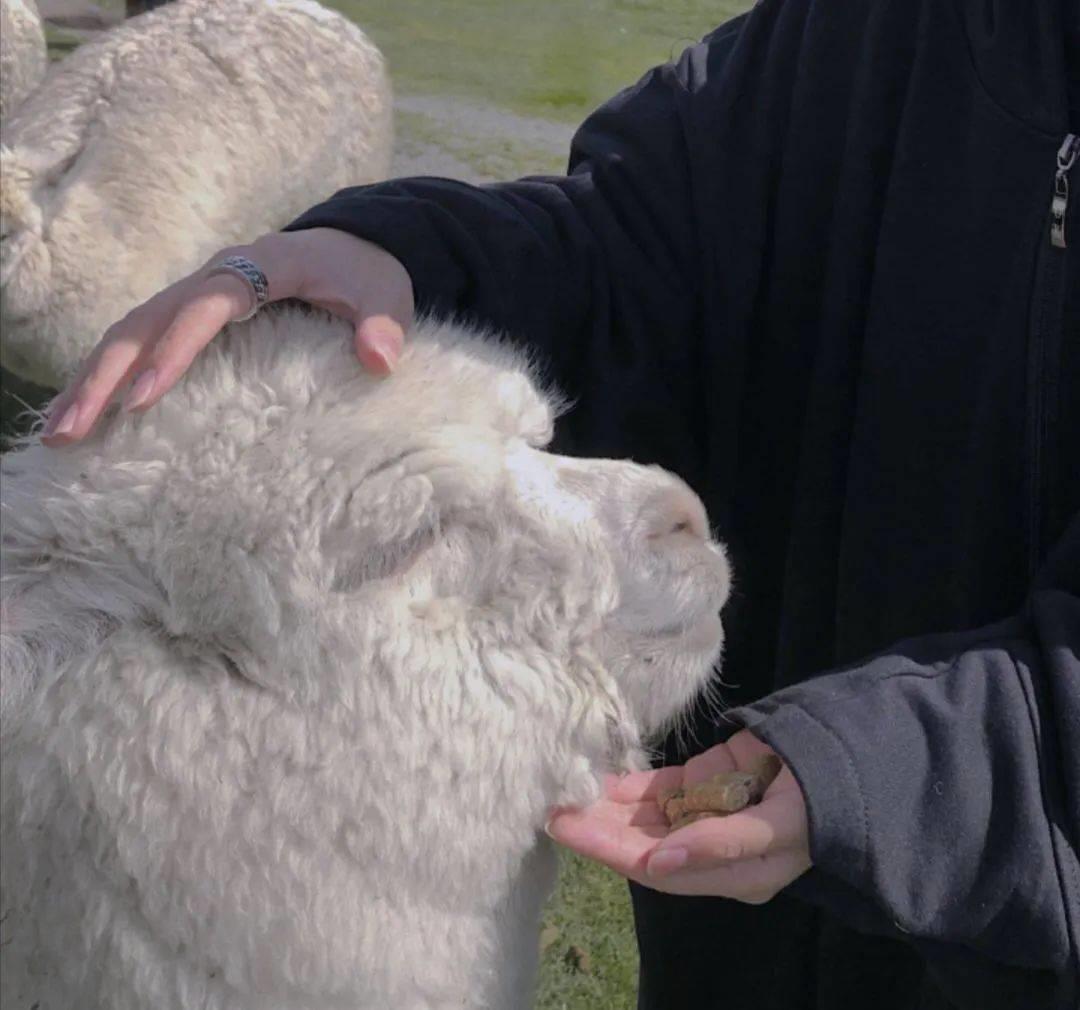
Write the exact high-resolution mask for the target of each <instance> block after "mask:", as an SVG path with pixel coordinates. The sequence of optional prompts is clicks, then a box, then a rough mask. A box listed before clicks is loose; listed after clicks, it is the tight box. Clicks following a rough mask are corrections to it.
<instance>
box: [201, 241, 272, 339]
mask: <svg viewBox="0 0 1080 1010" xmlns="http://www.w3.org/2000/svg"><path fill="white" fill-rule="evenodd" d="M217 274H234V275H236V276H237V277H242V278H243V279H244V280H245V281H247V283H248V287H249V288H251V308H250V309H248V310H247V312H245V313H244V314H243V315H242V316H237V317H236V318H235V319H233V320H232V321H233V322H234V323H242V322H244V321H245V320H247V319H250V318H251V317H252V316H253V315H255V313H256V312H258V311H259V309H261V308H262V307H263V306H264V305H265V304H266V303H267V302H268V301H270V282H269V281H268V280H267V279H266V274H264V273H263V272H262V271H261V270H260V269H259V268H258V267H257V266H256V265H255V264H254V263H252V262H251V260H249V259H248V258H247V257H246V256H226V257H225V259H223V260H222V261H221V262H220V263H217V264H215V265H214V266H212V267H211V268H210V270H209V272H208V273H207V275H206V276H207V279H209V278H211V277H214V276H216V275H217Z"/></svg>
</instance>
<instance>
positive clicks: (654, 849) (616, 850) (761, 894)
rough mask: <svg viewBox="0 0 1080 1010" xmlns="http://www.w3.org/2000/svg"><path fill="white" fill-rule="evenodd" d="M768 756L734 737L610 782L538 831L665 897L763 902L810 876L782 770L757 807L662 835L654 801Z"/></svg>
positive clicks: (799, 819)
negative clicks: (676, 762) (672, 763)
mask: <svg viewBox="0 0 1080 1010" xmlns="http://www.w3.org/2000/svg"><path fill="white" fill-rule="evenodd" d="M766 753H771V748H769V747H768V746H766V745H765V744H764V743H762V742H761V741H760V740H758V739H757V738H756V737H754V736H753V735H752V734H751V733H749V732H748V731H746V730H743V731H742V732H740V733H737V734H736V735H735V736H733V737H732V738H731V740H729V741H728V742H727V743H726V744H719V745H718V746H716V747H713V748H711V749H710V750H707V751H706V752H705V753H704V754H701V755H699V756H697V757H695V758H692V759H691V760H690V761H688V762H687V763H686V764H685V765H681V766H677V767H671V768H661V769H659V770H657V771H648V772H635V773H633V774H630V775H626V776H623V777H621V778H619V777H616V776H610V777H609V778H608V779H607V780H606V781H605V783H604V796H603V798H602V799H600V800H599V801H597V802H596V803H594V804H593V805H592V806H590V807H587V808H585V809H583V810H574V809H564V810H560V811H557V812H556V813H555V815H554V816H553V817H552V819H551V821H550V822H549V824H548V833H549V834H550V835H551V836H552V838H554V839H555V840H556V841H557V842H559V843H561V844H562V845H565V846H567V847H568V848H570V849H573V850H574V851H575V852H578V853H580V854H581V855H583V856H587V857H589V858H591V859H595V860H597V861H598V862H601V863H604V864H605V865H606V866H609V867H611V869H613V870H615V871H616V872H617V873H620V874H622V875H623V876H624V877H628V878H630V879H631V880H636V881H637V882H638V883H640V884H644V885H645V886H647V887H651V888H654V889H656V890H659V891H667V892H668V893H670V894H694V895H716V896H721V897H728V898H735V899H737V900H739V901H745V902H749V903H752V904H760V903H762V902H765V901H768V900H769V899H770V898H771V897H773V896H774V895H775V894H776V893H777V892H778V891H779V890H781V888H783V887H786V886H787V885H788V884H790V883H791V882H792V881H793V880H794V879H795V878H796V877H798V876H800V875H801V874H802V873H804V872H805V871H806V870H807V869H809V868H810V851H809V841H808V830H807V818H806V804H805V801H804V799H803V795H802V790H801V789H800V787H799V784H798V782H797V781H796V780H795V776H794V775H792V773H791V771H790V769H788V768H787V767H786V766H785V767H784V768H783V769H782V770H781V772H780V775H779V776H778V777H777V779H776V781H775V782H773V783H772V785H771V786H769V789H768V791H767V792H766V793H765V797H764V799H763V800H762V801H761V803H760V804H758V805H757V806H753V807H748V808H746V809H745V810H741V811H739V812H738V813H735V814H729V815H727V816H725V817H712V818H708V819H706V820H702V821H697V822H696V823H694V824H690V825H688V826H687V827H684V828H680V829H679V830H678V831H671V830H670V828H669V827H668V823H667V819H666V818H665V817H664V813H663V811H662V810H661V809H660V806H659V804H658V803H657V801H656V797H657V795H658V794H659V792H660V791H661V790H663V789H676V788H679V787H680V786H690V785H694V784H695V783H697V782H701V781H704V780H705V779H708V778H710V777H712V776H713V775H716V774H719V773H721V772H729V771H734V770H737V769H745V768H747V767H748V766H749V765H750V763H751V761H752V760H753V759H754V758H755V757H758V756H760V755H761V754H766Z"/></svg>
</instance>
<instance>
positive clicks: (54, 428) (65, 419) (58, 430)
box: [42, 403, 79, 437]
mask: <svg viewBox="0 0 1080 1010" xmlns="http://www.w3.org/2000/svg"><path fill="white" fill-rule="evenodd" d="M78 419H79V405H78V404H77V403H73V404H72V405H71V406H70V407H68V409H67V410H65V411H64V413H63V414H61V415H60V420H59V421H57V420H56V419H55V418H51V419H50V420H49V423H48V424H46V425H45V430H44V431H43V432H42V434H43V435H45V436H46V437H48V436H50V435H67V434H70V432H71V431H72V430H73V429H74V427H75V422H76V421H77V420H78Z"/></svg>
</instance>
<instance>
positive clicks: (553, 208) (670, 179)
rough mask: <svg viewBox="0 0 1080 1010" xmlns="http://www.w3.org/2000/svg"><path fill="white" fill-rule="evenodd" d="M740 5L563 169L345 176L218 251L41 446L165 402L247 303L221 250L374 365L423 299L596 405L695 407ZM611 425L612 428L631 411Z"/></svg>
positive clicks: (125, 330)
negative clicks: (336, 326) (116, 405)
mask: <svg viewBox="0 0 1080 1010" xmlns="http://www.w3.org/2000/svg"><path fill="white" fill-rule="evenodd" d="M744 20H745V19H744V18H738V19H736V20H735V21H733V22H730V23H729V24H728V25H727V26H725V27H724V28H722V29H720V30H719V31H718V32H716V33H714V34H713V36H711V37H710V39H709V40H707V41H706V42H703V43H701V44H700V45H697V46H693V47H691V48H690V49H689V50H687V52H686V53H685V54H684V55H683V57H682V58H681V59H680V60H679V61H678V62H677V63H674V64H670V65H667V66H663V67H660V68H657V69H655V70H653V71H651V72H650V73H648V74H647V75H646V76H645V77H644V78H643V79H642V80H641V81H640V82H639V83H638V84H637V85H635V86H634V87H632V88H629V89H627V90H626V91H625V92H623V93H622V94H620V95H618V96H617V97H616V98H614V99H613V100H612V101H610V102H609V103H607V104H606V105H605V106H603V107H602V108H601V109H599V110H598V111H597V112H595V113H594V114H593V115H592V116H591V117H590V118H589V119H588V120H587V121H586V123H585V124H584V125H583V126H582V127H581V129H580V130H579V131H578V133H577V135H576V137H575V140H574V144H573V149H572V153H571V159H570V171H569V174H568V175H566V176H557V177H554V176H553V177H550V178H538V177H537V178H528V179H522V180H520V181H518V182H513V183H505V184H500V185H495V186H486V187H477V186H471V185H468V184H466V183H461V182H453V181H450V180H446V179H426V178H419V179H400V180H393V181H390V182H385V183H380V184H376V185H373V186H368V187H361V188H355V189H347V190H344V191H342V192H340V193H338V194H337V195H336V196H334V197H332V198H331V199H330V200H328V201H327V202H325V203H323V204H320V205H319V206H317V207H314V208H312V209H311V210H310V211H308V212H307V213H306V214H304V215H303V216H302V217H301V218H299V219H298V220H297V221H294V222H293V223H292V224H291V225H289V226H288V228H287V229H286V230H285V231H283V232H277V233H273V234H270V235H264V236H262V237H261V238H259V239H257V240H256V241H254V242H253V243H252V244H251V245H248V246H240V247H235V248H232V249H227V250H223V251H222V252H220V253H218V254H217V255H215V256H214V257H211V260H210V261H209V263H208V264H207V266H206V267H204V268H203V269H201V270H199V271H196V272H195V273H194V274H192V275H191V276H189V277H186V278H184V279H182V280H181V281H178V282H177V283H176V284H173V285H171V286H170V287H168V288H166V289H165V290H164V291H161V292H159V293H158V294H157V295H155V296H154V297H153V298H151V299H150V300H148V301H147V302H146V303H144V304H143V305H140V306H138V307H137V308H135V309H134V310H132V312H130V313H129V314H128V315H127V316H126V317H125V318H124V319H122V320H119V321H118V322H117V323H116V324H114V325H113V326H112V327H110V328H109V331H108V332H107V333H106V334H105V336H104V337H103V338H102V340H101V341H100V342H99V343H98V345H97V347H96V348H95V349H94V350H93V352H92V353H91V354H90V356H89V357H88V358H87V360H86V362H85V363H84V364H83V366H82V368H81V369H80V371H79V374H78V375H77V376H76V378H75V379H74V380H73V381H72V382H71V383H70V384H69V386H68V387H67V389H65V390H64V392H63V393H61V395H60V396H58V397H57V398H56V400H54V401H53V403H52V405H51V406H50V413H49V421H48V424H47V425H46V428H45V430H44V432H43V436H44V438H45V440H46V442H47V443H48V444H50V445H64V444H68V443H70V442H74V441H78V440H79V439H81V438H84V437H85V436H86V435H87V434H88V433H89V432H90V430H91V429H92V428H93V426H94V424H95V423H96V421H97V419H98V417H100V415H101V413H102V411H103V410H104V409H105V406H106V405H107V404H108V403H109V402H110V401H111V400H112V399H113V397H114V396H115V395H116V393H117V392H118V390H119V389H120V388H121V387H122V386H124V385H126V384H128V383H130V384H131V388H130V390H129V392H128V394H127V397H126V399H125V401H124V403H125V408H126V409H133V410H146V409H148V408H149V407H151V406H153V405H154V404H155V403H156V402H157V401H158V400H159V399H160V398H161V397H162V396H164V395H165V393H166V392H168V390H169V389H170V388H171V387H172V386H173V385H174V384H175V383H176V382H177V381H178V380H179V378H180V376H181V375H183V373H184V371H185V370H186V369H187V368H188V366H189V365H190V364H191V362H192V360H194V358H195V357H196V356H197V355H198V354H199V352H200V351H201V350H202V348H203V347H205V346H206V344H208V343H209V342H210V341H211V340H212V339H213V338H214V336H215V335H216V334H217V333H218V332H219V331H220V330H221V328H222V327H223V326H224V325H225V324H226V323H227V322H228V321H229V320H230V319H234V318H236V317H237V316H238V315H240V314H242V313H243V312H244V311H246V310H247V308H248V307H249V305H250V304H251V291H250V287H249V286H247V285H245V283H244V282H242V281H241V280H238V279H237V278H236V277H235V276H230V275H227V274H220V273H214V272H213V271H212V270H211V269H210V268H211V267H213V266H214V265H216V264H217V263H219V262H220V261H221V260H222V258H223V257H225V256H226V255H227V254H230V255H240V256H243V257H245V258H247V259H249V260H251V261H252V262H253V263H254V264H255V265H256V266H257V267H258V268H260V269H261V270H262V272H263V274H264V275H265V277H266V280H267V284H268V288H269V298H270V300H271V301H276V300H278V299H283V298H298V299H300V300H302V301H306V302H309V303H310V304H313V305H316V306H319V307H320V308H324V309H327V310H328V311H330V312H333V313H335V314H337V315H340V316H342V317H343V318H345V319H347V320H348V321H349V322H350V323H352V324H353V326H354V328H355V344H356V350H357V354H358V356H359V357H360V359H361V361H362V362H363V363H364V364H365V365H366V366H367V367H368V368H371V369H372V370H374V371H376V372H385V371H388V370H390V369H391V368H392V367H393V364H394V361H395V360H396V358H397V356H398V354H399V353H400V349H401V345H402V341H403V339H404V334H405V332H406V331H407V330H408V328H409V326H410V325H411V323H412V320H413V317H414V301H415V309H416V310H417V311H419V312H421V313H425V312H426V313H435V314H439V315H454V316H459V317H466V318H472V319H474V320H476V321H477V322H479V323H481V324H484V325H486V326H487V327H489V328H491V329H495V330H502V331H504V332H505V333H507V334H509V335H511V336H513V337H517V338H521V339H523V340H525V341H526V342H528V344H529V345H530V346H531V347H532V348H533V349H534V350H535V351H536V352H537V358H538V361H539V363H541V364H542V365H544V366H545V367H546V368H550V370H551V372H552V376H553V377H554V378H555V379H556V380H557V382H558V384H559V385H560V387H561V391H562V392H563V393H565V394H568V395H569V396H570V397H571V398H574V399H578V400H579V401H581V402H582V406H583V407H585V406H586V404H585V403H584V401H586V400H587V399H588V398H589V397H595V398H597V399H604V398H606V399H607V400H608V401H609V402H610V403H614V404H617V405H618V404H623V405H630V404H632V403H633V402H636V401H637V400H640V399H641V397H642V396H643V395H647V394H649V393H656V392H657V391H658V390H660V389H661V388H666V387H667V400H668V402H669V403H671V404H682V403H685V402H686V400H687V397H686V395H685V394H684V390H683V387H684V385H685V383H686V382H687V376H692V375H693V374H695V372H696V369H697V361H696V353H697V341H695V340H694V339H692V338H693V335H694V334H695V333H696V332H698V331H699V329H700V327H699V326H698V325H697V321H698V316H699V314H700V311H701V309H700V302H701V297H700V295H701V287H702V274H703V270H704V269H705V258H704V257H703V256H702V255H701V249H700V245H699V241H700V240H699V235H698V231H697V227H698V222H699V220H700V219H701V218H702V215H701V214H700V213H698V212H697V211H696V205H697V203H698V202H699V201H700V200H701V198H702V187H707V186H708V184H709V182H710V180H709V179H707V178H698V176H701V175H702V159H701V158H700V156H696V155H700V151H699V150H697V148H699V147H700V137H699V138H698V141H697V142H695V138H694V136H693V134H694V132H695V127H694V123H693V119H694V117H695V116H696V117H697V118H698V119H699V120H700V119H701V118H702V117H705V118H706V119H707V107H708V103H709V102H710V101H713V100H714V99H715V93H714V92H715V88H716V87H717V83H716V82H717V81H718V79H719V78H720V77H721V76H722V71H723V68H724V66H725V65H726V64H727V61H728V57H729V55H730V53H731V51H732V49H733V47H734V45H735V43H736V41H737V39H738V37H739V33H740V30H741V26H742V23H743V21H744ZM706 91H709V92H711V94H709V95H705V94H704V93H705V92H706ZM703 96H704V97H703ZM695 143H697V147H695ZM403 264H404V265H403ZM654 399H655V397H654ZM626 409H631V407H630V406H627V407H626ZM582 414H583V412H582V411H581V410H579V411H576V412H575V415H576V416H582ZM608 414H609V415H615V414H617V412H613V411H608ZM605 416H607V415H605ZM607 422H608V425H609V427H612V428H614V429H615V430H618V429H619V427H620V424H621V417H620V416H607ZM564 427H565V425H564Z"/></svg>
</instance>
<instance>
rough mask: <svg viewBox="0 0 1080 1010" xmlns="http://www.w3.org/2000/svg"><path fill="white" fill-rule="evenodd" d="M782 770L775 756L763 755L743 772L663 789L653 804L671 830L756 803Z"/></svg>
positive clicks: (725, 774) (724, 774) (726, 773)
mask: <svg viewBox="0 0 1080 1010" xmlns="http://www.w3.org/2000/svg"><path fill="white" fill-rule="evenodd" d="M782 767H783V765H782V764H781V761H780V759H779V758H778V757H777V756H776V755H775V754H763V755H761V756H760V757H758V758H755V759H754V760H753V761H752V762H751V764H750V767H749V768H748V769H747V770H745V771H733V772H724V773H722V774H720V775H714V776H713V777H712V778H711V779H709V780H708V781H707V782H699V783H698V784H697V785H694V786H688V787H686V788H685V789H665V790H663V791H662V792H661V793H659V794H658V795H657V803H658V804H659V805H660V808H661V809H662V810H663V811H664V816H665V817H666V818H667V821H668V824H670V825H671V826H672V828H673V829H675V830H677V829H678V828H681V827H685V826H686V825H687V824H692V823H693V822H694V821H697V820H701V818H702V817H722V816H724V815H725V814H733V813H735V812H737V811H739V810H743V809H744V808H746V807H748V806H750V805H751V804H753V803H760V802H761V798H762V797H763V796H764V795H765V791H766V790H767V789H768V788H769V786H770V785H771V784H772V782H773V780H774V779H775V778H776V776H777V775H779V774H780V769H781V768H782Z"/></svg>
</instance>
